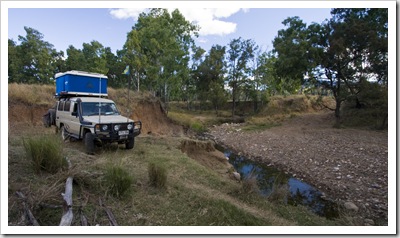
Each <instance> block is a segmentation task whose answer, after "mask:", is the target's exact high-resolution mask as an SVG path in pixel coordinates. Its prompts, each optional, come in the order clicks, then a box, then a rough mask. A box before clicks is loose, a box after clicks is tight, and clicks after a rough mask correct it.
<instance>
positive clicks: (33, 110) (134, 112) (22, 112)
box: [8, 84, 183, 136]
mask: <svg viewBox="0 0 400 238" xmlns="http://www.w3.org/2000/svg"><path fill="white" fill-rule="evenodd" d="M34 90H35V91H36V93H35V94H32V91H34ZM51 90H52V88H51V87H50V86H42V87H39V86H37V85H16V84H15V85H14V84H12V85H9V98H8V123H9V127H11V128H12V127H15V126H18V125H20V124H29V125H41V124H42V116H43V115H44V114H46V112H47V110H48V109H49V108H51V107H52V106H53V105H54V103H55V102H56V99H54V98H53V97H52V91H51ZM109 91H110V92H109V98H110V99H111V100H114V101H115V103H116V104H117V107H118V108H119V110H120V113H121V114H122V115H123V116H126V115H128V114H130V115H131V116H130V118H131V119H134V120H140V121H142V126H143V127H142V135H146V134H153V135H170V136H175V135H182V134H183V128H182V127H181V126H179V125H176V124H174V123H173V122H172V121H171V120H170V119H169V118H168V117H167V115H166V112H165V111H164V110H163V107H162V103H161V102H160V101H159V100H158V99H157V98H155V97H153V96H152V95H151V94H148V93H143V94H142V93H139V94H138V93H136V94H134V95H133V96H132V95H131V99H130V100H129V113H127V105H128V102H127V99H126V91H124V90H115V89H110V90H109ZM24 92H27V93H24ZM132 94H133V93H132ZM39 99H40V103H38V102H39Z"/></svg>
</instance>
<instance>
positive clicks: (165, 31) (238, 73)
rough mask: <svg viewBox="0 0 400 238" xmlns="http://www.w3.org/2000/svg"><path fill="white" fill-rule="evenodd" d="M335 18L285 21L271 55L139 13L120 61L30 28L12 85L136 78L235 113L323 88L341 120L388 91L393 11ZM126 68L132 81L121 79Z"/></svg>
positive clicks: (167, 93)
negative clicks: (81, 75)
mask: <svg viewBox="0 0 400 238" xmlns="http://www.w3.org/2000/svg"><path fill="white" fill-rule="evenodd" d="M331 15H332V16H331V18H330V19H326V20H325V21H323V22H321V23H312V24H310V25H307V24H306V23H305V22H304V21H303V20H302V19H301V18H299V17H297V16H293V17H288V18H287V19H285V20H284V21H283V22H282V24H283V29H281V30H279V31H278V32H277V35H276V37H275V38H274V40H273V49H272V50H271V51H263V50H261V49H260V47H259V46H258V45H257V44H256V42H255V41H254V40H253V39H244V38H242V37H238V38H236V39H231V40H230V42H229V43H228V44H227V45H226V46H222V45H213V46H212V47H211V49H202V48H200V47H198V46H196V44H195V40H194V39H195V38H196V37H197V36H198V32H199V30H200V28H199V26H197V25H195V24H193V23H191V22H189V21H188V20H186V19H185V18H184V17H183V15H182V14H181V13H180V12H179V10H174V11H172V12H169V11H168V10H166V9H159V8H154V9H151V10H150V11H149V12H147V13H141V14H140V16H139V18H138V20H137V22H136V23H135V24H134V25H133V26H132V29H131V31H129V32H128V33H127V35H126V36H121V37H126V41H125V44H124V46H123V48H122V49H121V50H117V51H116V54H114V53H113V52H112V51H111V49H110V48H109V47H107V46H103V45H102V44H101V43H100V42H98V41H96V40H93V41H91V42H89V43H82V47H81V49H79V48H76V47H74V46H72V45H70V46H69V48H68V49H67V50H66V55H64V52H63V51H57V50H56V49H54V46H53V45H52V44H51V43H49V42H47V41H45V40H44V35H43V34H42V33H40V32H39V31H38V30H36V29H33V28H30V27H25V28H24V29H25V32H26V35H25V36H19V37H18V41H14V40H11V39H9V40H8V82H9V83H12V82H16V83H39V84H49V83H54V75H55V74H56V73H58V72H65V71H68V70H82V71H89V72H97V73H102V74H106V75H107V76H108V79H109V85H110V86H112V87H126V86H127V85H128V80H132V82H133V83H134V84H133V85H134V87H135V88H136V89H139V85H140V90H148V91H151V92H153V93H154V95H157V96H158V97H160V98H161V99H162V100H163V101H164V102H168V101H169V100H183V101H186V102H188V105H189V102H190V101H193V100H203V101H210V102H212V104H213V105H214V108H215V109H216V111H217V113H218V108H219V107H220V105H221V103H223V102H225V101H226V100H227V99H228V96H229V98H230V99H231V100H232V115H235V107H236V104H237V103H238V102H239V101H241V100H252V101H254V102H255V103H256V102H257V101H259V100H261V98H262V96H264V97H265V96H267V95H274V94H292V93H301V92H304V89H306V88H309V87H325V88H326V89H329V90H330V91H331V92H332V95H333V96H334V98H335V101H336V107H335V108H334V110H335V115H336V117H337V118H340V109H341V105H342V104H343V102H345V101H348V102H352V103H354V106H355V107H356V108H360V107H362V106H363V105H375V104H373V103H371V102H370V100H368V98H372V97H370V96H368V95H371V90H372V91H373V90H377V91H379V92H382V90H383V92H382V93H381V94H380V95H385V93H384V91H385V88H386V91H387V85H388V11H387V9H383V8H357V9H353V8H337V9H332V10H331ZM261 30H262V29H261ZM127 65H128V66H129V67H130V69H131V70H130V75H129V76H128V77H127V76H126V75H123V74H122V72H123V70H124V69H125V67H126V66H127ZM127 79H128V80H127ZM372 82H375V83H376V85H378V86H372V85H371V83H372ZM368 85H369V86H368ZM377 88H380V89H379V90H378V89H377Z"/></svg>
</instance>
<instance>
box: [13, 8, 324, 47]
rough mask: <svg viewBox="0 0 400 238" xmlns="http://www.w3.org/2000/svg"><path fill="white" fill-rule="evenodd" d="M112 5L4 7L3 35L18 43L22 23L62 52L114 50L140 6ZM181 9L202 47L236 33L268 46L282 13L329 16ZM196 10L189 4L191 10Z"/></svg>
mask: <svg viewBox="0 0 400 238" xmlns="http://www.w3.org/2000/svg"><path fill="white" fill-rule="evenodd" d="M118 10H120V11H121V10H124V9H111V8H10V9H9V10H8V39H13V40H14V41H17V43H19V41H18V35H21V36H25V35H26V33H25V31H24V26H28V27H31V28H34V29H36V30H38V31H39V32H41V33H42V34H43V35H44V40H45V41H47V42H49V43H51V44H53V45H54V48H55V49H57V50H58V51H60V50H62V51H64V53H65V52H66V49H67V48H68V46H69V45H73V46H74V47H75V48H79V49H81V48H82V44H83V43H89V42H91V41H92V40H97V41H99V42H100V43H102V44H103V46H106V47H111V49H112V51H113V52H114V53H115V52H116V50H120V49H122V47H123V44H124V43H125V41H126V34H127V33H128V32H129V31H130V30H131V28H132V26H133V25H134V24H135V22H136V20H137V13H138V12H141V11H146V9H143V10H141V9H137V10H136V11H134V12H130V13H129V16H127V15H123V14H119V15H118V13H115V12H116V11H118ZM125 10H126V9H125ZM181 11H182V12H183V13H184V15H185V17H186V18H187V19H193V22H195V23H197V24H199V25H200V26H201V27H202V30H201V31H200V37H199V38H197V39H196V44H197V45H198V46H201V47H202V48H204V49H205V50H207V51H208V50H209V49H210V48H211V46H212V45H214V44H220V45H227V44H228V43H229V41H230V40H232V39H234V38H238V37H242V38H244V39H253V40H255V41H256V43H257V44H258V45H259V46H261V47H262V48H263V49H264V50H271V49H272V43H271V42H272V40H273V39H274V37H275V36H276V35H277V32H278V30H279V29H282V28H283V27H284V26H283V25H282V21H283V20H284V19H286V18H287V17H293V16H299V17H300V18H301V19H302V20H303V21H304V22H306V23H307V24H310V23H311V22H317V23H321V22H322V21H323V20H325V19H327V18H330V8H303V9H299V8H287V9H283V8H250V9H243V8H242V9H240V8H237V9H230V10H229V11H227V12H226V13H222V14H219V15H218V14H215V13H214V14H210V15H211V16H210V19H211V21H208V22H209V24H208V25H207V21H206V20H204V19H200V18H201V17H203V18H204V16H205V15H207V14H209V12H210V11H207V10H206V9H203V12H200V15H201V17H200V18H199V17H197V18H196V16H194V15H195V14H196V13H191V12H190V11H188V10H187V9H182V10H181ZM199 11H200V10H199V9H195V12H197V14H198V13H199ZM219 16H223V17H219ZM226 16H227V17H226ZM210 25H211V26H212V27H210ZM218 25H221V26H218ZM211 28H213V29H211Z"/></svg>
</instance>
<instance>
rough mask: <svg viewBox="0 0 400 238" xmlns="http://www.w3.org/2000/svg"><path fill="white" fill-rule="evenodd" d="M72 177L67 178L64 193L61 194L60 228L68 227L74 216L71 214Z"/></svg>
mask: <svg viewBox="0 0 400 238" xmlns="http://www.w3.org/2000/svg"><path fill="white" fill-rule="evenodd" d="M72 180H73V179H72V177H68V178H67V182H66V183H65V193H63V194H61V195H62V196H63V199H64V204H63V216H62V217H61V222H60V226H70V225H71V223H72V219H73V218H74V214H73V213H72Z"/></svg>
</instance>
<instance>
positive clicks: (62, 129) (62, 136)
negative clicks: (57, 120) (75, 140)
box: [60, 126, 68, 141]
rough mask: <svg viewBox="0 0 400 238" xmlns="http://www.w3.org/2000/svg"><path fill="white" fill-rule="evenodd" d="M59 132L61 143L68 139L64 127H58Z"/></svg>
mask: <svg viewBox="0 0 400 238" xmlns="http://www.w3.org/2000/svg"><path fill="white" fill-rule="evenodd" d="M60 132H61V139H62V140H63V141H66V140H67V139H68V135H67V131H66V130H65V128H64V126H61V127H60Z"/></svg>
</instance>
